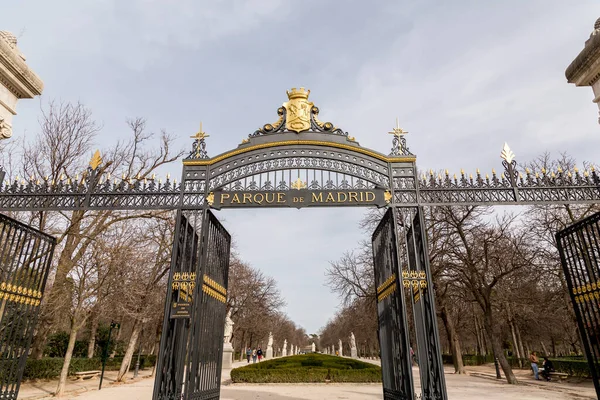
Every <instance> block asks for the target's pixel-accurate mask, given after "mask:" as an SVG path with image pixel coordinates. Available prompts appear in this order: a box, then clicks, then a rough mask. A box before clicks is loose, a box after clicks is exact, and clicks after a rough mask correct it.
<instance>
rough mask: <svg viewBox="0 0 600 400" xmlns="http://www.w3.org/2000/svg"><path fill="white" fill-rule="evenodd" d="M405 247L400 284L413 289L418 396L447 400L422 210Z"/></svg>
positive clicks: (409, 231)
mask: <svg viewBox="0 0 600 400" xmlns="http://www.w3.org/2000/svg"><path fill="white" fill-rule="evenodd" d="M406 244H407V250H408V270H405V271H402V279H403V281H402V284H403V286H404V287H405V288H406V289H407V290H411V288H412V296H411V297H412V303H413V310H414V312H413V315H414V320H415V330H416V337H417V349H418V352H417V356H418V358H419V370H420V371H421V372H420V377H421V394H422V396H421V397H422V399H423V400H438V399H439V400H446V399H447V398H448V395H447V393H446V382H445V377H444V364H443V362H442V353H441V346H440V341H439V336H438V325H437V316H436V312H435V299H434V297H433V296H434V293H433V280H432V277H431V268H430V266H429V251H428V249H427V232H426V231H425V219H424V217H423V209H422V208H418V209H417V212H416V214H415V216H414V218H413V220H412V224H411V226H410V228H409V229H408V232H407V234H406Z"/></svg>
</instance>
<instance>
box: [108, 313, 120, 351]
mask: <svg viewBox="0 0 600 400" xmlns="http://www.w3.org/2000/svg"><path fill="white" fill-rule="evenodd" d="M122 327H123V321H119V328H118V329H117V337H115V343H117V342H118V341H119V340H120V339H121V330H122V329H121V328H122ZM116 355H117V346H115V347H114V349H113V351H112V353H110V357H109V358H115V356H116Z"/></svg>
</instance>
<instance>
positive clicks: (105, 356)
mask: <svg viewBox="0 0 600 400" xmlns="http://www.w3.org/2000/svg"><path fill="white" fill-rule="evenodd" d="M118 327H119V324H118V323H117V322H114V321H111V323H110V329H109V330H108V341H107V342H106V346H104V354H102V373H101V374H100V385H99V386H98V390H102V380H103V379H104V369H105V368H106V359H107V358H108V348H109V346H110V335H111V333H112V330H113V329H114V328H118Z"/></svg>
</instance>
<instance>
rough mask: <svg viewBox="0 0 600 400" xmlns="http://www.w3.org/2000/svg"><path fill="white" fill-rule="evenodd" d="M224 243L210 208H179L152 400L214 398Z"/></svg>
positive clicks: (223, 306) (228, 240) (220, 350)
mask: <svg viewBox="0 0 600 400" xmlns="http://www.w3.org/2000/svg"><path fill="white" fill-rule="evenodd" d="M230 245H231V236H230V235H229V233H228V232H227V231H226V230H225V228H224V227H223V226H222V225H221V224H220V223H219V221H218V220H217V218H216V217H215V216H214V214H213V213H212V212H211V211H209V210H190V211H180V212H179V215H178V225H177V230H176V232H175V241H174V244H173V255H172V260H171V272H170V277H169V288H170V290H169V291H168V293H167V300H166V302H165V303H166V304H165V317H166V318H165V320H164V325H163V335H162V338H161V347H160V349H161V351H160V353H159V360H158V367H157V377H156V380H155V384H154V396H153V398H154V399H155V400H167V399H168V400H175V399H177V400H179V399H182V398H184V399H189V400H192V399H194V400H196V399H202V400H211V399H218V398H219V391H220V382H221V363H222V353H223V329H224V323H225V312H226V298H227V279H228V273H229V251H230ZM185 367H187V368H185ZM184 370H185V377H184ZM184 381H185V385H184V386H183V385H182V383H183V382H184Z"/></svg>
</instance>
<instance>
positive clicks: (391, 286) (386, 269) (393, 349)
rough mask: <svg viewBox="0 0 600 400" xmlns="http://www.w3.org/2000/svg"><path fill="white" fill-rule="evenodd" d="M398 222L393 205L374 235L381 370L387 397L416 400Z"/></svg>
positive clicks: (395, 399)
mask: <svg viewBox="0 0 600 400" xmlns="http://www.w3.org/2000/svg"><path fill="white" fill-rule="evenodd" d="M396 224H397V222H396V218H395V211H394V209H392V208H390V209H388V210H387V212H386V213H385V215H384V216H383V218H382V220H381V222H380V223H379V225H378V226H377V228H376V229H375V232H374V233H373V237H372V243H373V264H374V267H375V268H374V269H375V286H376V287H377V315H378V323H379V348H380V351H381V373H382V378H383V390H384V399H385V400H388V399H389V400H397V399H402V400H405V399H406V400H414V391H413V376H412V366H411V357H410V345H409V339H408V325H407V323H406V305H405V303H404V295H403V290H402V285H401V284H400V276H401V275H400V268H399V257H398V241H397V236H396Z"/></svg>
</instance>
